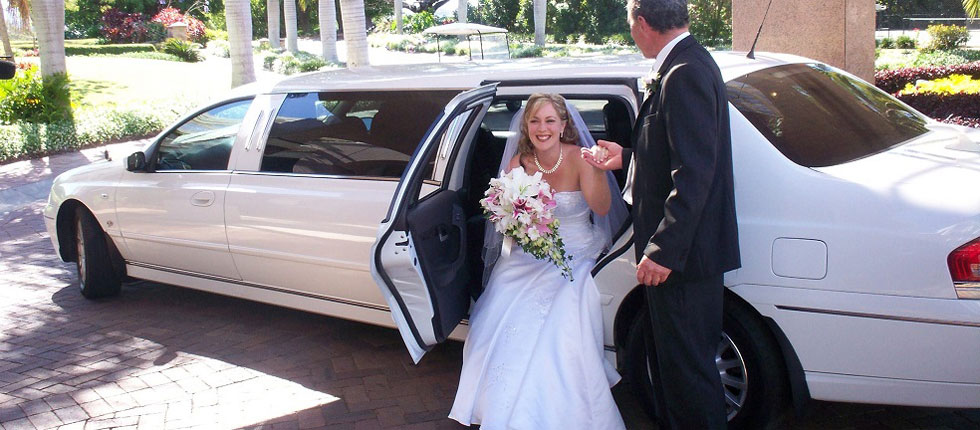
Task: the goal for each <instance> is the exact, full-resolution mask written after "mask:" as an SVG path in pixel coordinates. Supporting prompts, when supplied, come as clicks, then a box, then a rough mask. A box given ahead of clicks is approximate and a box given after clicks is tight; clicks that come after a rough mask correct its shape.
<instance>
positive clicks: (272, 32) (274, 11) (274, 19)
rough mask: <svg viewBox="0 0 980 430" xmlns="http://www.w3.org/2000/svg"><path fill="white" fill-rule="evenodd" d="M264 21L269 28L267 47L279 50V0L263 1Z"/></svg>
mask: <svg viewBox="0 0 980 430" xmlns="http://www.w3.org/2000/svg"><path fill="white" fill-rule="evenodd" d="M265 11H266V21H267V22H268V26H269V46H271V47H272V49H279V48H281V47H282V45H280V44H279V0H266V1H265Z"/></svg>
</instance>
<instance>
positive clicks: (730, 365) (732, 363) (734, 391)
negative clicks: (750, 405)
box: [715, 332, 749, 421]
mask: <svg viewBox="0 0 980 430" xmlns="http://www.w3.org/2000/svg"><path fill="white" fill-rule="evenodd" d="M715 366H716V367H718V374H719V376H721V385H722V387H723V388H724V390H725V407H726V411H727V412H728V420H729V421H731V420H732V418H734V417H735V415H738V413H739V411H741V410H742V407H743V406H745V397H746V395H747V394H748V392H749V390H748V373H747V372H746V370H745V359H743V358H742V353H741V352H739V350H738V347H737V346H735V343H734V342H732V338H730V337H728V334H726V333H725V332H722V333H721V341H720V342H718V349H717V350H716V351H715Z"/></svg>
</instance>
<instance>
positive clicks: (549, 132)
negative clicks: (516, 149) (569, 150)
mask: <svg viewBox="0 0 980 430" xmlns="http://www.w3.org/2000/svg"><path fill="white" fill-rule="evenodd" d="M564 129H565V121H562V120H561V117H559V116H558V112H557V111H556V110H555V106H554V105H553V104H551V102H547V101H546V102H544V103H541V104H539V105H538V108H537V110H535V111H534V112H532V113H531V116H530V117H529V118H528V119H527V135H528V138H529V139H530V140H531V144H533V145H534V148H535V149H537V150H539V151H547V150H548V149H551V148H552V147H553V146H554V145H557V144H559V143H560V142H559V137H560V136H561V132H562V130H564Z"/></svg>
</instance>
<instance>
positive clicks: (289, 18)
mask: <svg viewBox="0 0 980 430" xmlns="http://www.w3.org/2000/svg"><path fill="white" fill-rule="evenodd" d="M282 14H283V15H285V17H286V50H287V51H289V52H292V53H294V54H295V53H297V52H299V46H298V45H297V44H296V0H283V3H282Z"/></svg>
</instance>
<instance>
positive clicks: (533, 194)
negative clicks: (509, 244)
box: [480, 168, 572, 279]
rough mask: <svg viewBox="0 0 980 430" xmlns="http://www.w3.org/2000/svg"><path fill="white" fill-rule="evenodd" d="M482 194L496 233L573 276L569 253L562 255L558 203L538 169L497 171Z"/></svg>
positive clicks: (563, 272) (486, 212)
mask: <svg viewBox="0 0 980 430" xmlns="http://www.w3.org/2000/svg"><path fill="white" fill-rule="evenodd" d="M484 195H485V196H486V197H484V198H483V199H482V200H480V205H481V206H483V210H484V213H485V214H486V216H487V219H489V220H490V222H492V223H493V225H494V229H496V231H497V232H498V233H501V234H503V235H504V236H505V237H507V238H510V239H512V240H514V241H515V242H517V244H518V245H520V246H521V248H522V249H523V250H524V252H526V253H528V254H531V255H533V256H534V257H535V258H537V259H539V260H547V261H551V262H553V263H555V265H556V266H558V268H559V269H561V271H562V275H563V276H565V277H566V278H568V279H572V269H571V266H570V264H569V261H570V260H571V256H570V255H566V254H565V246H564V244H563V243H562V240H561V236H559V235H558V224H559V222H558V219H557V218H555V216H554V210H555V207H556V206H557V205H558V204H557V202H555V198H554V192H553V191H552V189H551V186H550V185H548V182H547V181H545V180H544V179H542V177H541V172H536V173H535V174H533V175H528V174H527V172H525V171H524V169H521V168H516V169H513V170H511V171H510V172H509V173H506V174H505V173H504V172H500V177H498V178H494V179H491V180H490V188H489V189H487V191H486V192H485V193H484Z"/></svg>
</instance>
